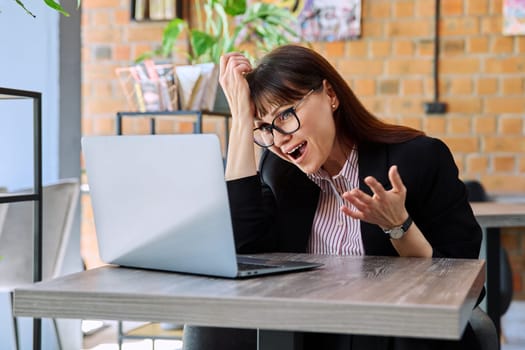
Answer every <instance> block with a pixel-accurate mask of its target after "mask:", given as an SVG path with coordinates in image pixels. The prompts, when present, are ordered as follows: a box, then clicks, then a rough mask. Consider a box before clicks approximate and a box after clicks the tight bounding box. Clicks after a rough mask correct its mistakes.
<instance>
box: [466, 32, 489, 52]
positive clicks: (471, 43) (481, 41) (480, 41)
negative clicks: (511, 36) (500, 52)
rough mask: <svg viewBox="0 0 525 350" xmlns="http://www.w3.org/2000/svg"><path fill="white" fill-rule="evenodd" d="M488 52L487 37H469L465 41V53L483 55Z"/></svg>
mask: <svg viewBox="0 0 525 350" xmlns="http://www.w3.org/2000/svg"><path fill="white" fill-rule="evenodd" d="M488 51H489V38H488V37H487V36H481V37H477V36H475V37H470V38H469V39H468V40H467V53H485V52H488Z"/></svg>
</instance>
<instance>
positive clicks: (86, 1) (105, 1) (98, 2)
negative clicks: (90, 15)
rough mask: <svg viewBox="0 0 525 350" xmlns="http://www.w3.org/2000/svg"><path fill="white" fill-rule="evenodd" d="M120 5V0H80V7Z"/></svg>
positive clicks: (94, 7) (95, 7)
mask: <svg viewBox="0 0 525 350" xmlns="http://www.w3.org/2000/svg"><path fill="white" fill-rule="evenodd" d="M118 7H120V0H82V9H83V10H90V9H98V8H108V9H111V8H118Z"/></svg>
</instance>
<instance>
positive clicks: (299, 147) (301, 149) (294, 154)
mask: <svg viewBox="0 0 525 350" xmlns="http://www.w3.org/2000/svg"><path fill="white" fill-rule="evenodd" d="M305 146H306V141H305V142H303V143H301V144H299V145H297V147H295V148H294V149H292V150H291V151H290V152H287V153H286V154H288V155H289V156H290V157H292V158H293V159H294V160H295V159H297V158H299V157H300V156H301V155H303V153H304V149H305Z"/></svg>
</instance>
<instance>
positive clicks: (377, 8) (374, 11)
mask: <svg viewBox="0 0 525 350" xmlns="http://www.w3.org/2000/svg"><path fill="white" fill-rule="evenodd" d="M365 11H366V12H365ZM363 13H366V14H367V16H365V17H364V18H366V17H368V18H374V19H377V18H390V16H391V15H392V7H391V2H390V1H388V0H375V1H365V2H364V8H363Z"/></svg>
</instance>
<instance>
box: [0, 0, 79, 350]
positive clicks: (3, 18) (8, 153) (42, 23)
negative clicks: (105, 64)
mask: <svg viewBox="0 0 525 350" xmlns="http://www.w3.org/2000/svg"><path fill="white" fill-rule="evenodd" d="M23 1H24V3H25V4H26V5H27V6H28V7H29V8H30V10H31V11H32V12H33V13H34V14H35V15H36V16H37V17H36V18H33V17H31V16H30V15H28V14H26V12H25V11H24V10H23V9H22V8H21V7H20V6H18V5H17V4H16V2H15V0H7V1H0V87H4V88H12V89H21V90H32V91H38V92H41V93H42V146H43V148H42V151H43V157H42V158H43V159H42V175H43V179H42V180H43V184H44V185H45V184H47V183H52V182H54V181H55V180H58V179H60V178H61V177H80V161H79V159H80V158H79V157H80V84H81V82H80V35H79V34H80V11H77V10H76V8H75V7H76V6H75V5H76V2H77V1H76V0H64V1H62V5H63V6H64V7H66V8H67V10H68V11H69V12H71V13H72V16H71V17H69V18H65V17H60V16H59V14H58V13H57V12H55V11H53V10H51V9H50V8H49V7H47V6H46V5H45V4H44V1H42V0H38V1H35V0H23ZM59 23H60V25H59ZM59 26H64V28H65V29H63V30H62V31H63V32H65V33H62V34H61V36H60V40H59ZM60 62H62V64H61V63H60ZM61 114H62V119H61ZM32 148H33V145H32V106H31V105H30V104H28V103H27V102H24V101H3V100H0V187H2V186H7V187H8V188H9V189H10V190H11V189H13V190H16V189H19V188H26V187H31V186H32V185H33V149H32ZM78 218H79V214H78V213H77V219H76V223H75V225H74V228H73V232H72V233H71V238H70V242H69V245H68V248H67V251H66V257H65V261H64V268H63V272H68V273H69V272H74V271H78V270H80V269H81V267H82V265H81V259H80V234H79V232H80V229H79V227H80V224H79V219H78ZM0 296H1V295H0ZM2 302H4V303H3V304H4V305H2ZM5 304H6V302H5V300H4V299H3V298H0V320H1V319H2V317H3V316H5V314H1V313H2V311H5V310H6V309H5V308H6V305H5ZM7 308H8V309H9V308H10V307H9V306H7ZM9 319H10V318H9ZM20 321H21V322H20V324H19V326H20V329H19V332H20V338H21V339H20V341H21V343H20V349H21V350H25V349H28V350H29V349H32V344H31V338H32V336H31V320H30V319H27V318H23V319H22V320H20ZM0 323H2V322H0ZM50 324H51V323H50V320H43V324H42V328H43V337H42V344H43V346H42V349H49V350H55V349H57V348H58V347H57V345H56V339H55V338H54V334H55V333H54V332H53V330H52V327H50ZM58 326H59V328H60V330H64V329H65V328H63V327H68V328H69V330H68V331H67V332H65V334H66V335H67V336H66V337H64V334H62V337H63V338H62V340H64V341H65V343H64V344H66V345H63V347H62V348H63V349H80V347H81V333H80V322H79V321H78V320H66V321H65V322H62V323H60V324H59V325H58ZM4 327H7V324H6V325H1V326H0V350H4V349H9V350H11V349H12V348H13V346H14V345H10V343H9V339H8V338H7V337H10V336H11V337H12V334H11V333H12V330H9V327H7V328H5V329H4ZM12 343H13V342H11V344H12Z"/></svg>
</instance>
